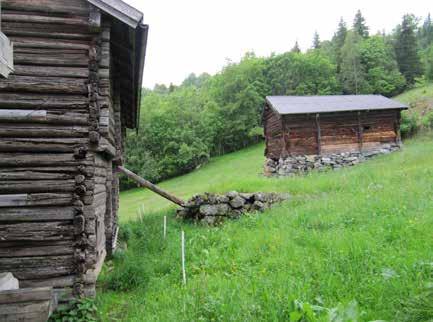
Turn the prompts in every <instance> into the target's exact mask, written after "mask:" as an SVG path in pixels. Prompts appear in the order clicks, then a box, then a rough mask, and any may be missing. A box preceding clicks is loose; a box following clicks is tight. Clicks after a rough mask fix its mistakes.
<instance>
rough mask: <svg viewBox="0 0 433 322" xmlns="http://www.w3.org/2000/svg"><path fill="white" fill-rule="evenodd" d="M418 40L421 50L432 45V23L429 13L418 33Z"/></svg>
mask: <svg viewBox="0 0 433 322" xmlns="http://www.w3.org/2000/svg"><path fill="white" fill-rule="evenodd" d="M418 39H419V45H420V46H421V48H422V49H426V48H428V47H430V45H431V44H433V22H432V20H431V16H430V13H429V14H428V15H427V18H426V19H425V20H424V23H423V25H422V26H421V28H420V29H419V31H418Z"/></svg>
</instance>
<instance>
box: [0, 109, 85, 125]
mask: <svg viewBox="0 0 433 322" xmlns="http://www.w3.org/2000/svg"><path fill="white" fill-rule="evenodd" d="M3 122H5V123H10V122H16V123H48V124H65V125H67V124H74V125H75V124H76V125H87V124H88V122H89V116H88V114H85V113H79V112H78V111H77V112H69V111H65V110H59V111H56V110H55V111H48V110H42V109H41V110H0V123H3Z"/></svg>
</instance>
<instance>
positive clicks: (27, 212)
mask: <svg viewBox="0 0 433 322" xmlns="http://www.w3.org/2000/svg"><path fill="white" fill-rule="evenodd" d="M0 2H1V30H0V43H1V44H2V48H1V51H0V54H1V57H0V273H1V272H11V273H12V274H13V275H14V276H15V277H16V278H18V280H19V284H20V287H21V288H22V287H24V288H38V287H53V288H54V291H55V292H56V293H57V295H58V298H59V299H60V301H62V300H68V299H70V298H72V297H75V296H92V295H94V293H95V283H96V278H97V276H98V273H99V271H100V269H101V266H102V263H103V261H104V258H105V256H106V254H107V253H108V254H110V253H111V252H112V250H113V245H114V243H115V239H116V233H117V212H118V206H119V197H118V194H119V180H118V175H117V173H116V171H115V169H116V167H118V166H121V165H122V160H123V158H122V154H123V150H124V144H123V143H124V138H125V132H126V129H127V128H129V129H134V128H136V127H137V126H138V114H139V107H140V95H141V82H142V71H143V65H144V60H145V53H146V44H147V35H148V26H147V25H146V24H144V22H143V14H142V13H141V12H139V11H137V10H136V9H134V8H132V7H130V6H129V5H127V4H125V3H124V2H122V1H120V0H2V1H0Z"/></svg>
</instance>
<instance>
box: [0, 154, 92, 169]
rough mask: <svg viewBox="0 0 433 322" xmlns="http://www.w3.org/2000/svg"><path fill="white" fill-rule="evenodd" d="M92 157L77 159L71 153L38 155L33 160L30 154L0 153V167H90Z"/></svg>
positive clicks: (32, 155)
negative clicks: (61, 165)
mask: <svg viewBox="0 0 433 322" xmlns="http://www.w3.org/2000/svg"><path fill="white" fill-rule="evenodd" d="M92 162H93V157H92V156H91V155H89V156H86V158H85V159H77V158H76V157H75V155H74V154H73V153H40V154H38V157H37V158H35V156H34V154H32V153H0V166H7V167H17V166H18V167H21V166H22V167H28V166H58V165H59V164H63V165H64V166H65V167H67V166H78V165H87V166H92V165H93V164H92Z"/></svg>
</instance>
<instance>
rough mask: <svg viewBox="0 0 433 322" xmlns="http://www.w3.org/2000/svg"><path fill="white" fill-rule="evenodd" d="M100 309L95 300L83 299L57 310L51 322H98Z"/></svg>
mask: <svg viewBox="0 0 433 322" xmlns="http://www.w3.org/2000/svg"><path fill="white" fill-rule="evenodd" d="M98 315H99V314H98V309H97V308H96V305H95V301H94V299H91V298H83V299H78V300H76V301H74V302H72V303H71V304H70V305H68V306H63V307H60V308H59V309H57V311H55V312H54V314H53V315H52V316H51V317H50V320H49V321H50V322H63V321H67V322H96V321H97V320H98Z"/></svg>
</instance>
